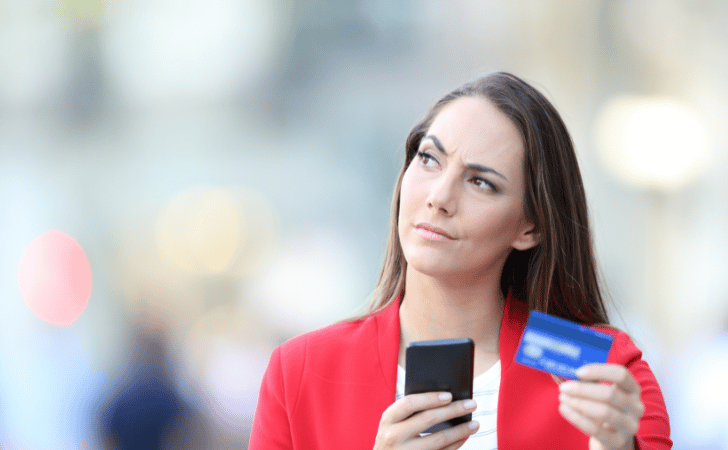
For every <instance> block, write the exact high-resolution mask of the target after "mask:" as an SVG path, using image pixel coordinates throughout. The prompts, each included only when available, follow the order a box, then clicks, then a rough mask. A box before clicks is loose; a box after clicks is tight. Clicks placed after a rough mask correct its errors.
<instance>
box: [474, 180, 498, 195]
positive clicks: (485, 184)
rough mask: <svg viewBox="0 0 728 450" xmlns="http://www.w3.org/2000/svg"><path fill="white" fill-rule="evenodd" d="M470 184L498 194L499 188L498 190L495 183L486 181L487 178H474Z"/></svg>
mask: <svg viewBox="0 0 728 450" xmlns="http://www.w3.org/2000/svg"><path fill="white" fill-rule="evenodd" d="M470 182H471V183H473V184H474V185H475V186H477V187H478V188H480V189H486V190H490V191H493V192H498V188H496V187H495V185H494V184H493V183H491V182H490V181H488V180H486V179H485V178H480V177H473V178H471V179H470Z"/></svg>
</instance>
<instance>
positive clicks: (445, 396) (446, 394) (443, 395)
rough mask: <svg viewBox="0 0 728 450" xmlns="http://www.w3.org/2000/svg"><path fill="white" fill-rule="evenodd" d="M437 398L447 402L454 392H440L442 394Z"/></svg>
mask: <svg viewBox="0 0 728 450" xmlns="http://www.w3.org/2000/svg"><path fill="white" fill-rule="evenodd" d="M437 398H439V399H440V400H442V401H443V402H446V401H448V400H450V399H452V394H451V393H449V392H440V395H438V396H437Z"/></svg>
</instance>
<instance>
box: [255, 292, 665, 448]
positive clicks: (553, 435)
mask: <svg viewBox="0 0 728 450" xmlns="http://www.w3.org/2000/svg"><path fill="white" fill-rule="evenodd" d="M527 318H528V308H527V306H526V305H525V304H524V303H522V302H519V301H515V300H511V299H509V300H507V301H506V306H505V311H504V314H503V323H502V326H501V331H500V344H499V345H500V359H501V384H500V392H499V396H498V416H497V424H498V425H497V426H498V431H497V432H498V448H499V449H501V450H505V449H527V448H528V449H530V448H539V449H587V448H588V440H589V437H588V436H587V435H586V434H584V433H583V432H581V431H580V430H578V429H577V428H576V427H574V426H573V425H571V424H570V423H569V422H567V421H566V420H565V419H564V418H562V417H561V415H560V414H559V412H558V402H559V401H558V395H559V391H558V386H557V384H556V382H555V381H554V380H553V378H552V377H551V376H550V375H549V374H546V373H543V372H540V371H537V370H534V369H531V368H528V367H525V366H522V365H520V364H518V363H514V362H513V358H514V356H515V353H516V349H517V347H518V343H519V340H520V338H521V334H522V332H523V329H524V327H525V324H526V320H527ZM599 330H600V331H603V332H605V333H609V334H611V335H613V336H615V340H614V344H613V345H612V350H611V352H610V354H609V359H608V362H610V363H616V364H622V365H624V366H626V367H627V368H628V369H629V370H630V372H631V373H632V374H633V375H634V377H635V379H636V380H637V382H638V383H639V384H640V386H641V387H642V402H643V403H644V405H645V409H646V411H645V414H644V415H643V417H642V420H641V421H640V428H639V431H638V433H637V437H636V443H637V448H640V449H669V448H671V447H672V442H671V441H670V425H669V422H668V417H667V410H666V408H665V402H664V400H663V397H662V392H661V391H660V387H659V386H658V384H657V381H656V380H655V377H654V375H653V374H652V371H651V370H650V368H649V366H648V365H647V363H646V362H644V361H643V360H642V359H641V356H642V352H641V351H640V350H639V349H638V348H637V347H635V345H634V344H633V343H632V341H631V340H630V339H629V337H628V336H627V335H626V334H625V333H617V332H615V331H612V330H610V329H604V328H599ZM399 333H400V329H399V302H394V303H393V304H392V305H390V306H388V307H386V308H385V309H383V310H382V311H381V312H379V313H377V314H375V315H373V316H370V317H367V318H365V319H361V320H357V321H354V322H345V323H338V324H335V325H331V326H329V327H326V328H323V329H320V330H316V331H313V332H310V333H307V334H304V335H301V336H298V337H296V338H294V339H291V340H290V341H288V342H286V343H285V344H283V345H281V346H280V347H278V348H276V349H275V350H274V351H273V353H272V355H271V358H270V361H269V363H268V368H267V370H266V373H265V376H264V377H263V382H262V384H261V388H260V396H259V398H258V406H257V409H256V411H255V419H254V421H253V430H252V435H251V437H250V446H249V448H250V450H278V449H301V450H313V449H336V450H341V449H347V450H357V449H361V450H371V449H372V448H373V447H374V439H375V437H376V434H377V429H378V427H379V420H380V418H381V416H382V413H383V412H384V410H385V409H386V408H387V407H389V405H391V404H392V403H393V402H394V400H395V388H396V380H397V359H398V354H399V341H400V334H399Z"/></svg>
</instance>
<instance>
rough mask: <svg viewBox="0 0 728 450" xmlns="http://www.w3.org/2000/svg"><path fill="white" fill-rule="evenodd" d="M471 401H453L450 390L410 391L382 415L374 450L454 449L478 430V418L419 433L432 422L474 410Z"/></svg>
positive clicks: (433, 423)
mask: <svg viewBox="0 0 728 450" xmlns="http://www.w3.org/2000/svg"><path fill="white" fill-rule="evenodd" d="M475 406H476V405H475V401H474V400H461V401H457V402H453V401H452V395H451V394H450V393H449V392H439V393H438V392H427V393H424V394H410V395H406V396H404V397H403V398H401V399H399V400H397V401H396V402H394V403H392V405H390V407H389V408H387V409H386V410H385V411H384V413H383V414H382V419H381V421H380V422H379V430H378V431H377V439H376V441H375V443H374V450H389V449H408V450H409V449H412V450H415V449H416V450H455V449H457V448H460V446H462V445H463V444H464V443H465V441H466V440H467V439H468V437H470V435H471V434H473V433H475V432H476V431H478V427H479V426H480V424H479V423H478V422H477V421H470V422H468V423H462V424H460V425H458V426H456V427H452V428H448V429H445V430H440V431H438V432H436V433H432V434H430V435H427V436H420V433H422V432H424V431H425V430H427V429H428V428H430V427H431V426H433V425H437V424H438V423H440V422H444V421H446V420H449V419H453V418H455V417H459V416H462V415H465V414H468V413H472V412H473V411H475Z"/></svg>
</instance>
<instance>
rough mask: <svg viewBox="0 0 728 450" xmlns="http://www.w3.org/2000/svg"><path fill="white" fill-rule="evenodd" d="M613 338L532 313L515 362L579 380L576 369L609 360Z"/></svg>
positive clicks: (554, 318) (569, 322)
mask: <svg viewBox="0 0 728 450" xmlns="http://www.w3.org/2000/svg"><path fill="white" fill-rule="evenodd" d="M612 341H614V338H613V337H612V336H610V335H608V334H604V333H600V332H598V331H595V330H592V329H591V328H589V327H587V326H585V325H580V324H578V323H576V322H572V321H570V320H566V319H562V318H560V317H556V316H552V315H549V314H545V313H542V312H540V311H531V314H530V315H529V316H528V322H527V323H526V329H525V330H523V335H522V336H521V343H520V345H519V346H518V352H516V361H517V362H519V363H521V364H523V365H526V366H530V367H533V368H535V369H538V370H543V371H544V372H549V373H552V374H554V375H558V376H560V377H562V378H576V374H575V373H574V372H575V371H576V369H578V368H579V367H581V366H583V365H584V364H589V363H603V362H606V361H607V356H608V355H609V349H610V348H611V347H612Z"/></svg>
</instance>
